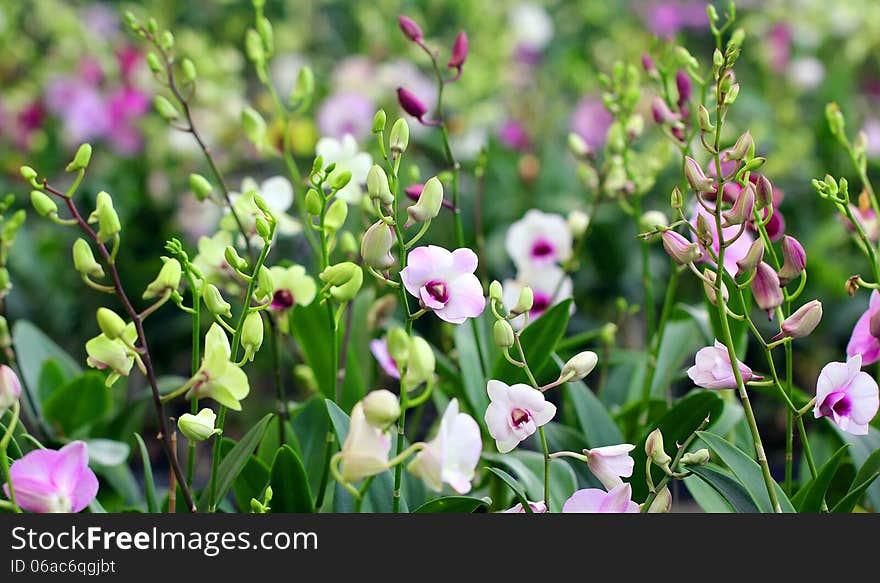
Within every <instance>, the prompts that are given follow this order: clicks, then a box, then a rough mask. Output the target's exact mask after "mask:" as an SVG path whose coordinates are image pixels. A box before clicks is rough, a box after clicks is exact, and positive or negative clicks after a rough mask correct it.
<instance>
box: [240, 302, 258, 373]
mask: <svg viewBox="0 0 880 583" xmlns="http://www.w3.org/2000/svg"><path fill="white" fill-rule="evenodd" d="M262 345H263V317H262V316H261V315H260V313H259V312H251V313H250V314H248V315H247V317H245V319H244V324H242V327H241V347H242V348H244V357H245V358H246V359H247V360H249V361H251V362H253V360H254V355H255V354H256V353H257V352H258V351H259V350H260V346H262Z"/></svg>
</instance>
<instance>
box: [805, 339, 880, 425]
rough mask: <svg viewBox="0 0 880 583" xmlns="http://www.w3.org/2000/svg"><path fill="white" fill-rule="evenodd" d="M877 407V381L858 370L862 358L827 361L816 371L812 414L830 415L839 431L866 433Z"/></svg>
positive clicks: (878, 400)
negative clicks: (817, 376) (814, 401)
mask: <svg viewBox="0 0 880 583" xmlns="http://www.w3.org/2000/svg"><path fill="white" fill-rule="evenodd" d="M878 406H880V396H878V389H877V382H876V381H875V380H874V379H873V378H872V377H871V375H869V374H868V373H866V372H863V371H862V357H861V355H859V354H855V355H853V356H851V357H849V358H848V359H847V361H846V362H845V363H844V362H829V363H828V364H826V365H825V367H824V368H823V369H822V372H820V373H819V380H818V382H817V384H816V405H815V407H814V408H813V415H814V416H815V417H816V418H817V419H818V418H819V417H830V418H831V420H832V421H833V422H834V424H835V425H837V426H838V427H839V428H840V429H841V430H842V431H846V432H847V433H852V434H853V435H867V434H868V424H869V423H870V422H871V420H872V419H873V418H874V416H875V415H876V414H877V408H878Z"/></svg>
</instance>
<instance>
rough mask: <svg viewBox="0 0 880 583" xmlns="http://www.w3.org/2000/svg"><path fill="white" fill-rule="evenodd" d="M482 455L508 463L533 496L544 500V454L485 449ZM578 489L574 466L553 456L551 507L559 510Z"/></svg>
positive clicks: (554, 510) (551, 464)
mask: <svg viewBox="0 0 880 583" xmlns="http://www.w3.org/2000/svg"><path fill="white" fill-rule="evenodd" d="M483 458H485V459H487V460H491V461H493V462H495V463H497V464H500V465H502V466H505V467H507V468H508V469H509V470H510V471H512V472H513V473H514V474H516V476H517V477H518V478H519V480H520V481H521V482H522V483H523V485H524V486H525V492H526V494H528V495H529V496H531V499H532V500H535V501H537V500H544V454H542V453H538V452H536V451H526V450H515V451H512V452H510V453H506V454H498V453H484V454H483ZM577 489H578V481H577V476H575V473H574V470H572V469H571V466H570V465H568V463H566V462H565V461H564V460H561V459H558V458H557V459H553V460H550V501H549V507H550V509H551V510H552V511H553V512H559V511H560V510H561V509H562V505H563V504H564V503H565V501H566V500H568V499H569V498H570V497H571V495H572V494H573V493H574V491H575V490H577Z"/></svg>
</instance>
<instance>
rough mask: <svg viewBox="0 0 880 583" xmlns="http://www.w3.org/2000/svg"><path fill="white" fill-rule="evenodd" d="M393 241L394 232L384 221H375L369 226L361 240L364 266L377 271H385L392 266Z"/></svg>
mask: <svg viewBox="0 0 880 583" xmlns="http://www.w3.org/2000/svg"><path fill="white" fill-rule="evenodd" d="M394 240H395V239H394V232H393V231H392V230H391V227H389V226H388V225H387V224H386V223H385V222H384V221H377V222H375V223H374V224H373V225H371V226H370V228H369V229H367V232H366V233H364V238H363V239H362V240H361V257H363V259H364V265H366V266H368V267H372V268H374V269H378V270H385V269H388V268H389V267H391V266H392V265H394V262H395V258H394V255H392V254H391V249H392V248H393V247H394Z"/></svg>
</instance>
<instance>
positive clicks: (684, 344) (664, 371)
mask: <svg viewBox="0 0 880 583" xmlns="http://www.w3.org/2000/svg"><path fill="white" fill-rule="evenodd" d="M680 314H681V312H679V315H680ZM702 345H703V334H702V333H701V332H700V329H699V327H698V326H697V324H696V323H695V322H694V320H693V319H692V318H691V317H690V316H687V317H685V318H678V319H671V320H669V321H668V322H667V323H666V327H665V328H664V329H663V340H662V341H661V343H660V350H659V351H658V353H657V365H656V368H655V371H654V378H653V379H652V382H651V395H653V396H655V397H662V396H664V395H665V394H666V388H667V387H668V386H669V385H671V384H672V382H673V381H674V380H675V378H676V376H679V375H681V373H682V367H683V365H684V363H685V359H687V358H688V357H689V356H691V355H692V354H693V353H694V352H695V351H696V350H697V349H698V348H699V347H700V346H702Z"/></svg>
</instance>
